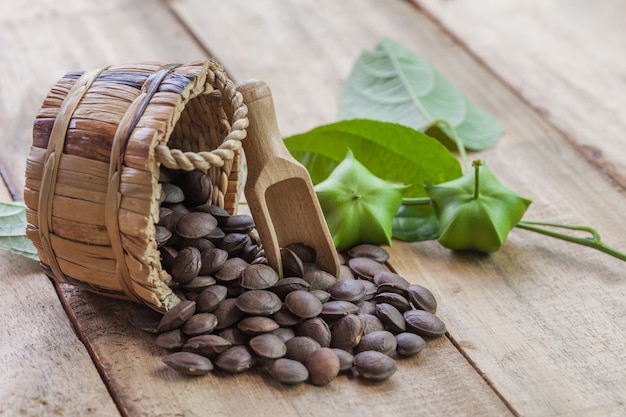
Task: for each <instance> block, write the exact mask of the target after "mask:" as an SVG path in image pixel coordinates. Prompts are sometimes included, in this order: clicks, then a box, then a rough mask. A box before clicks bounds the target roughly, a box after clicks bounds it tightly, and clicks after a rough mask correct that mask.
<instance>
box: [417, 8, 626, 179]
mask: <svg viewBox="0 0 626 417" xmlns="http://www.w3.org/2000/svg"><path fill="white" fill-rule="evenodd" d="M414 3H416V4H419V5H420V7H422V8H423V9H424V10H426V11H427V12H428V13H430V14H431V15H432V16H434V18H435V19H437V20H438V21H439V22H441V24H442V25H443V26H445V27H446V29H447V30H449V31H450V33H452V34H453V35H454V36H455V37H456V38H458V39H459V41H460V42H461V43H463V44H464V45H466V46H467V47H468V48H469V49H470V50H471V51H472V53H473V54H475V55H476V56H477V57H478V58H479V59H481V60H482V61H483V62H485V64H486V65H487V66H488V67H489V68H491V69H492V70H493V71H494V72H496V73H497V74H498V76H500V77H502V78H503V79H504V80H505V81H506V83H508V84H509V85H511V86H512V87H513V88H514V89H515V90H516V91H517V92H518V93H519V94H520V95H522V96H523V97H524V98H525V99H526V100H528V101H529V102H530V104H531V105H532V106H533V107H534V108H536V109H537V110H538V111H539V112H541V114H542V115H543V117H545V118H546V119H547V120H549V121H550V122H551V123H553V124H554V125H555V126H556V127H557V128H558V129H560V130H561V131H562V132H563V133H564V134H565V135H566V136H567V137H568V138H569V139H570V140H571V141H573V142H574V143H575V144H576V145H577V146H578V147H579V148H580V151H581V152H583V153H584V154H585V156H586V158H587V159H589V160H590V161H592V162H593V163H594V164H597V165H599V166H600V167H601V169H603V170H605V172H606V174H607V175H608V176H610V177H611V178H612V179H613V180H614V181H616V182H617V183H618V184H620V186H621V187H626V162H625V159H624V156H625V155H626V144H625V143H624V140H623V131H624V129H625V128H626V119H625V118H624V117H623V109H624V107H625V106H626V95H625V94H623V93H622V92H621V90H620V88H619V87H618V86H622V87H623V85H624V73H626V56H625V55H624V53H623V52H624V48H625V47H626V43H625V41H624V40H625V39H626V26H625V25H624V17H625V16H626V7H624V3H623V2H621V1H616V0H613V1H603V2H601V3H592V2H581V1H577V2H574V4H572V2H571V1H567V0H556V1H541V0H530V1H506V2H503V1H498V0H488V1H481V2H472V1H467V0H465V1H463V0H461V1H452V2H446V1H423V0H414Z"/></svg>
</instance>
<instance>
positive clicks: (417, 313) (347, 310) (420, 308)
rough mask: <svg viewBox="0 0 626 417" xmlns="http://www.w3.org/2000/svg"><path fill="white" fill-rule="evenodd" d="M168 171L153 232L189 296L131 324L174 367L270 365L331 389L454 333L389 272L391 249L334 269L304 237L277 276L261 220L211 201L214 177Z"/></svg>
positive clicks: (349, 259) (202, 370)
mask: <svg viewBox="0 0 626 417" xmlns="http://www.w3.org/2000/svg"><path fill="white" fill-rule="evenodd" d="M163 178H166V179H167V180H166V181H164V182H163V194H164V195H163V197H162V203H161V209H160V218H159V221H158V223H157V233H158V236H157V237H156V238H157V241H158V245H159V250H160V252H161V262H162V266H163V268H165V269H166V271H168V272H169V273H170V274H171V275H172V278H173V280H172V283H171V287H172V289H173V290H174V291H175V292H176V294H178V295H179V297H180V298H181V300H182V301H181V302H180V303H179V304H178V305H176V306H175V307H173V308H172V309H171V310H169V311H168V312H167V313H165V314H162V315H159V314H155V312H152V311H149V312H147V311H140V312H139V313H138V314H137V316H135V317H133V319H132V323H133V324H135V325H136V326H137V327H139V328H141V329H143V330H145V331H148V332H151V333H155V334H156V340H155V343H156V345H157V346H159V347H160V348H162V349H164V350H165V351H167V352H168V354H167V355H166V356H165V357H164V358H163V362H164V363H165V364H166V365H167V366H168V367H170V368H172V369H174V370H176V371H178V372H180V373H182V374H185V375H192V376H200V375H206V374H207V373H210V372H213V371H214V368H215V369H218V370H219V371H221V372H226V373H240V372H245V371H247V370H249V369H251V368H253V367H254V366H255V364H257V363H263V364H264V366H262V367H260V369H262V370H266V371H267V372H268V373H269V375H271V376H272V377H273V378H275V379H276V380H277V381H278V382H279V383H281V384H298V383H302V382H307V381H308V382H309V383H311V384H313V385H320V386H322V385H327V384H330V383H331V382H332V381H333V380H335V379H336V378H337V377H338V375H339V374H340V373H343V372H352V373H353V374H354V375H358V376H360V377H362V378H366V379H369V380H372V381H382V380H385V379H387V378H390V377H391V376H392V375H393V374H394V373H395V372H396V371H397V363H396V358H402V357H406V356H412V355H416V354H418V353H419V352H421V351H422V350H423V349H424V348H425V346H426V344H427V339H428V338H432V337H438V336H440V335H442V334H444V333H445V331H446V328H445V324H444V323H443V322H442V321H441V320H440V319H439V318H438V317H437V316H436V315H435V311H436V308H437V303H436V300H435V297H434V296H433V294H432V293H431V292H430V291H429V290H428V289H426V288H425V287H423V286H421V285H418V284H414V283H411V282H409V281H408V280H407V279H405V278H404V277H402V276H400V275H398V274H396V273H395V272H392V271H390V270H389V268H388V267H387V266H386V264H385V262H386V261H387V260H388V259H389V254H388V253H387V252H386V251H385V249H383V248H381V247H378V246H375V245H368V244H363V245H358V246H356V247H354V248H351V249H348V250H346V251H344V252H341V253H340V254H339V255H340V259H341V260H342V263H343V264H342V266H341V274H340V276H339V277H335V276H333V275H331V274H329V273H327V272H325V271H322V270H321V269H320V268H319V267H317V265H315V251H314V250H312V248H310V247H308V246H307V245H305V244H302V243H300V242H295V243H293V244H290V245H288V246H287V247H285V248H282V249H281V254H282V255H283V262H284V265H283V267H284V271H286V275H285V278H282V279H279V276H278V273H277V272H276V271H274V270H273V269H272V268H271V267H269V266H268V265H267V261H266V259H265V258H264V254H263V248H262V245H261V243H260V241H259V238H258V233H257V232H256V229H255V228H254V222H253V219H252V217H251V216H248V215H229V214H228V213H227V212H226V211H225V210H223V209H221V208H220V207H217V206H213V205H211V204H207V203H206V201H207V200H208V195H207V194H206V192H207V190H210V188H211V186H210V185H207V181H206V180H207V178H208V177H206V176H205V175H204V174H202V173H198V172H195V173H193V174H185V173H180V172H168V173H167V174H166V175H163ZM187 182H193V184H188V183H187ZM190 190H192V191H190ZM189 193H191V194H189ZM197 193H203V194H202V196H201V198H200V197H198V196H197Z"/></svg>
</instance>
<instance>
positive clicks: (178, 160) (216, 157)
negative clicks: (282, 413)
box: [155, 68, 248, 172]
mask: <svg viewBox="0 0 626 417" xmlns="http://www.w3.org/2000/svg"><path fill="white" fill-rule="evenodd" d="M209 71H213V73H214V76H215V84H216V87H217V89H218V90H219V91H220V92H221V93H222V96H223V97H226V99H227V100H228V102H229V103H230V107H231V109H233V120H232V122H231V130H230V133H229V134H228V135H227V136H226V138H224V141H223V142H222V143H221V144H220V146H218V148H217V149H214V150H212V151H201V152H183V151H181V150H180V149H170V148H169V147H167V145H158V146H157V147H156V148H155V153H156V158H157V160H158V161H159V162H160V163H161V164H163V165H164V166H166V167H167V168H170V169H182V170H184V171H193V170H196V169H199V170H201V171H203V172H206V171H208V170H209V168H211V167H222V166H223V165H224V162H226V161H232V160H233V159H234V157H235V154H236V152H238V151H239V150H240V149H241V141H242V140H243V139H244V138H245V137H246V128H247V127H248V108H247V107H246V105H245V104H244V102H243V97H242V96H241V93H239V92H238V91H237V89H236V87H235V84H234V83H233V82H232V81H231V80H230V79H228V78H227V77H226V74H225V73H224V72H223V71H220V70H219V69H217V68H215V69H209Z"/></svg>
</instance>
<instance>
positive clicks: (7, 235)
mask: <svg viewBox="0 0 626 417" xmlns="http://www.w3.org/2000/svg"><path fill="white" fill-rule="evenodd" d="M0 248H2V249H7V250H10V251H11V252H14V253H17V254H19V255H22V256H25V257H27V258H31V259H35V260H38V259H39V256H38V254H37V250H36V249H35V247H34V246H33V243H32V242H31V240H30V239H29V238H28V237H27V236H26V206H25V205H24V203H23V202H19V201H16V202H10V203H8V202H0Z"/></svg>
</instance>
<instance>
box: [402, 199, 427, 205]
mask: <svg viewBox="0 0 626 417" xmlns="http://www.w3.org/2000/svg"><path fill="white" fill-rule="evenodd" d="M402 204H403V205H405V206H427V205H429V204H430V198H429V197H405V198H403V199H402Z"/></svg>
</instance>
